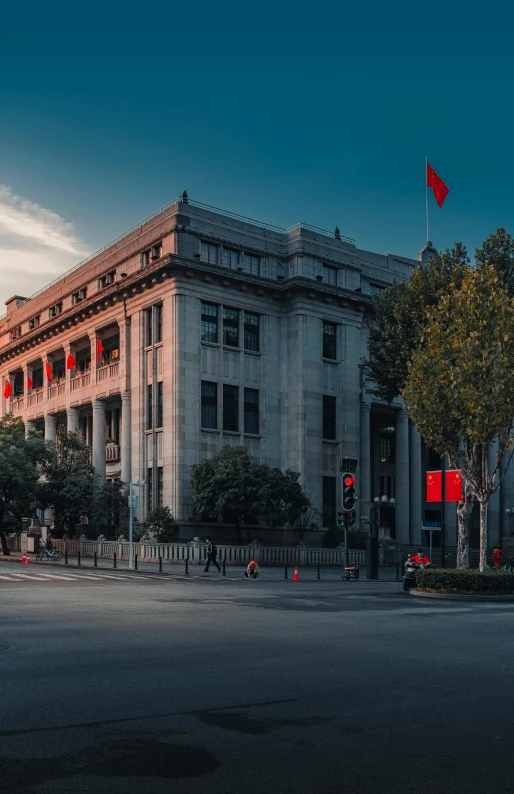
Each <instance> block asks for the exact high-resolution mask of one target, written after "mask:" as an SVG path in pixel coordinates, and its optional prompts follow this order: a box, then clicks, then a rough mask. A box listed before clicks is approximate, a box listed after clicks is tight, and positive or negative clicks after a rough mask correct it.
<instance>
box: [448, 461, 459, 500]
mask: <svg viewBox="0 0 514 794" xmlns="http://www.w3.org/2000/svg"><path fill="white" fill-rule="evenodd" d="M445 475H446V492H445V502H462V472H461V471H456V470H455V469H450V471H446V472H445Z"/></svg>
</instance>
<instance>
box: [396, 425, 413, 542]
mask: <svg viewBox="0 0 514 794" xmlns="http://www.w3.org/2000/svg"><path fill="white" fill-rule="evenodd" d="M409 493H410V492H409V414H408V413H407V411H405V410H403V409H402V410H400V411H398V413H397V414H396V489H395V498H396V540H397V541H399V543H401V544H402V545H404V546H407V545H409Z"/></svg>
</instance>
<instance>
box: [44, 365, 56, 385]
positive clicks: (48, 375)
mask: <svg viewBox="0 0 514 794" xmlns="http://www.w3.org/2000/svg"><path fill="white" fill-rule="evenodd" d="M45 370H46V379H47V381H48V383H51V382H52V378H53V376H54V373H53V372H52V367H51V366H50V364H49V363H48V361H47V362H46V364H45Z"/></svg>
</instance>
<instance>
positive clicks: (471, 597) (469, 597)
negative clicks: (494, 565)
mask: <svg viewBox="0 0 514 794" xmlns="http://www.w3.org/2000/svg"><path fill="white" fill-rule="evenodd" d="M409 594H410V595H411V596H417V597H418V598H440V599H445V600H447V601H488V602H496V603H498V601H500V602H501V601H505V602H513V601H514V595H501V594H500V595H497V596H491V595H489V596H483V595H457V594H456V595H449V594H448V593H422V592H419V591H418V590H409Z"/></svg>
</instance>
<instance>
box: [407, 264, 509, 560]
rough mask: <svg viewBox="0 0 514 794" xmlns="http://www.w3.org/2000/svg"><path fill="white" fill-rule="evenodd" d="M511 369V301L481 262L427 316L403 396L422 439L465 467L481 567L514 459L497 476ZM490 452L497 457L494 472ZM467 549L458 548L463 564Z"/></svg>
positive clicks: (504, 439) (504, 444)
mask: <svg viewBox="0 0 514 794" xmlns="http://www.w3.org/2000/svg"><path fill="white" fill-rule="evenodd" d="M513 367H514V300H513V299H512V298H511V297H510V295H509V293H508V291H507V287H506V281H505V280H504V279H503V278H500V277H499V276H498V274H497V272H496V270H495V268H494V267H493V266H492V265H489V264H480V265H479V266H478V267H477V268H476V270H475V271H472V270H469V271H468V272H467V273H466V275H465V276H464V279H463V281H462V283H461V284H454V285H453V286H450V287H449V288H448V291H447V292H446V294H444V295H442V297H441V300H440V302H439V304H438V305H437V306H436V307H435V308H434V309H433V310H432V311H431V312H430V314H429V315H428V324H427V326H426V328H425V331H424V334H423V344H421V345H419V346H418V348H417V350H416V351H415V352H414V355H413V357H412V363H411V368H410V372H409V375H408V378H407V381H406V384H405V389H404V391H403V396H404V399H405V402H406V404H407V406H408V408H409V410H410V413H411V416H412V418H413V419H414V420H415V421H416V422H417V423H418V427H419V429H420V432H421V434H422V435H423V437H424V438H425V439H426V440H427V441H428V443H430V444H431V445H432V446H433V447H434V449H435V450H436V451H437V452H439V453H440V454H447V455H448V457H449V459H450V462H451V464H452V465H454V466H456V467H457V468H459V469H462V470H463V473H464V476H465V479H466V485H467V492H468V494H469V493H470V494H472V495H473V496H474V497H475V499H477V500H478V502H479V503H480V568H481V570H483V569H484V566H485V564H486V551H487V502H488V501H489V499H490V497H491V495H492V494H493V493H494V492H495V490H496V489H497V488H498V485H499V482H500V480H501V479H502V478H503V476H504V475H505V472H506V470H507V468H508V464H510V460H511V458H512V452H511V453H510V456H509V459H508V463H507V466H506V467H505V469H504V471H503V474H502V476H501V477H500V476H499V471H500V463H501V461H502V459H503V457H504V453H505V452H506V450H512V444H513V436H512V425H513V420H514V391H513V390H512V386H511V383H510V375H511V373H512V370H513ZM488 452H494V463H493V465H492V467H491V468H489V461H488V457H489V456H488ZM466 501H469V499H468V500H465V502H464V503H463V505H464V506H465V503H466ZM460 507H461V511H462V509H463V506H462V505H461V506H460ZM459 521H460V516H459ZM459 530H460V527H459ZM459 535H460V531H459ZM466 551H467V550H466V549H462V548H459V554H460V556H461V559H460V560H459V564H460V565H463V563H464V561H465V559H463V558H465V557H466V556H467V555H466Z"/></svg>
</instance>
